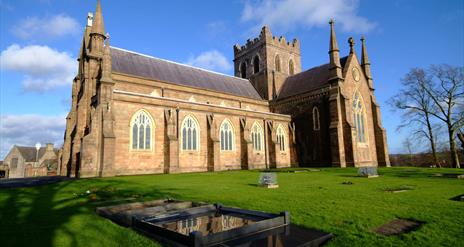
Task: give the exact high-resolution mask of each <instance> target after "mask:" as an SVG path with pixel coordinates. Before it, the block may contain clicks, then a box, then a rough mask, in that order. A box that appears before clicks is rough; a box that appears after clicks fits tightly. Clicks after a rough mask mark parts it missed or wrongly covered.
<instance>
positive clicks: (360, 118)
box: [353, 92, 367, 143]
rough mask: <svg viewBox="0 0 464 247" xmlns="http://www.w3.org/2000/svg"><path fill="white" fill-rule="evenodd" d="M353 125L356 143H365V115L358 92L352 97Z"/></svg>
mask: <svg viewBox="0 0 464 247" xmlns="http://www.w3.org/2000/svg"><path fill="white" fill-rule="evenodd" d="M353 123H354V125H355V127H356V133H357V135H358V136H357V141H358V142H360V143H366V132H367V131H366V113H365V109H364V103H363V100H362V97H361V95H360V94H359V92H356V93H355V94H354V97H353Z"/></svg>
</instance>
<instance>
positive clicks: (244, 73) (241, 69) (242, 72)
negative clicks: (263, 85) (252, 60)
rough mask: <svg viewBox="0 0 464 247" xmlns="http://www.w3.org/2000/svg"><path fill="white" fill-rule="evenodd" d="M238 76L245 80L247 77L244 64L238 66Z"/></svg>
mask: <svg viewBox="0 0 464 247" xmlns="http://www.w3.org/2000/svg"><path fill="white" fill-rule="evenodd" d="M240 75H241V76H242V78H246V76H247V73H246V63H245V62H243V63H242V64H241V65H240Z"/></svg>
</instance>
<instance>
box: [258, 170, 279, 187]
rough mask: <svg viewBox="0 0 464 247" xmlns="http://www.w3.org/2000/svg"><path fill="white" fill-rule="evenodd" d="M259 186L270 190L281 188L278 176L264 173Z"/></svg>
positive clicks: (260, 176)
mask: <svg viewBox="0 0 464 247" xmlns="http://www.w3.org/2000/svg"><path fill="white" fill-rule="evenodd" d="M258 186H260V187H266V188H269V189H274V188H279V184H277V174H276V173H274V172H262V173H261V174H260V175H259V181H258Z"/></svg>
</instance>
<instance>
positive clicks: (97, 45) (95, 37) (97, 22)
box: [90, 0, 106, 58]
mask: <svg viewBox="0 0 464 247" xmlns="http://www.w3.org/2000/svg"><path fill="white" fill-rule="evenodd" d="M105 39H106V36H105V26H104V25H103V15H102V9H101V3H100V0H98V2H97V9H96V10H95V15H94V17H93V22H92V27H91V30H90V53H91V54H90V55H91V56H93V57H98V58H101V56H102V55H103V45H104V43H105Z"/></svg>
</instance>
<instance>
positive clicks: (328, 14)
mask: <svg viewBox="0 0 464 247" xmlns="http://www.w3.org/2000/svg"><path fill="white" fill-rule="evenodd" d="M358 7H359V0H325V1H320V0H283V1H278V0H258V1H256V2H251V1H247V2H245V7H244V9H243V11H242V16H241V20H242V21H244V22H255V23H256V24H257V26H255V27H254V29H256V28H260V27H261V26H263V25H269V26H271V27H272V28H276V29H279V30H281V31H288V30H291V29H294V28H297V27H304V28H312V27H324V26H327V25H328V21H329V20H330V18H334V19H335V21H336V23H337V24H338V26H339V27H341V29H342V30H343V31H350V32H359V33H364V32H368V31H370V30H372V29H373V28H374V27H375V26H376V24H375V23H372V22H371V21H369V20H367V19H366V18H364V17H361V16H359V15H358V13H357V11H358Z"/></svg>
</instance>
